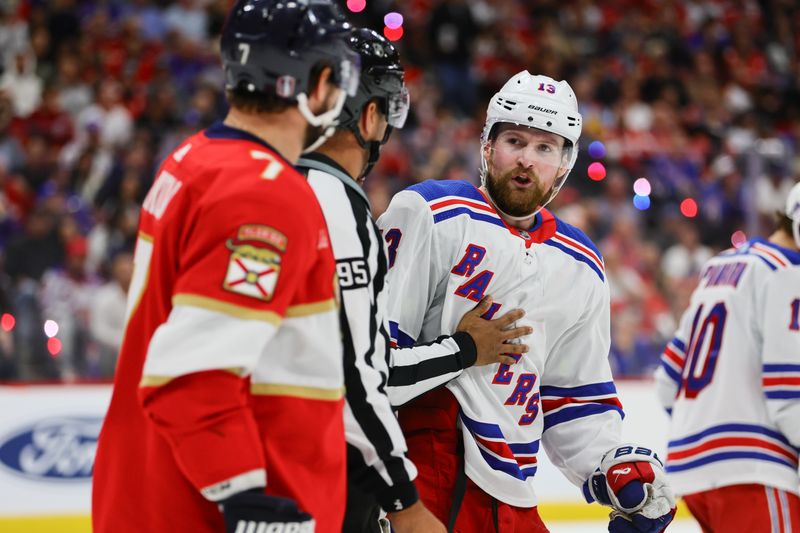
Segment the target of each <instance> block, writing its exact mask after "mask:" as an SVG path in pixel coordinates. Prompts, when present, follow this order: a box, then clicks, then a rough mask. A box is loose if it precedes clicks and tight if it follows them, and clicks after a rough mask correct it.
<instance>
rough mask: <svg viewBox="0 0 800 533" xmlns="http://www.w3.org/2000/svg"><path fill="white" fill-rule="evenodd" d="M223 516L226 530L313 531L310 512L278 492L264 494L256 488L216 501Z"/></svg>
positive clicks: (239, 531)
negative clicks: (302, 509)
mask: <svg viewBox="0 0 800 533" xmlns="http://www.w3.org/2000/svg"><path fill="white" fill-rule="evenodd" d="M220 507H222V514H223V516H224V517H225V531H226V533H243V532H245V531H292V532H297V533H314V527H315V522H314V519H313V518H311V515H310V514H308V513H304V512H302V511H300V510H299V509H298V508H297V504H296V503H295V502H294V501H292V500H290V499H288V498H281V497H279V496H267V495H266V494H264V493H263V492H261V491H260V490H258V491H255V490H248V491H245V492H240V493H238V494H234V495H233V496H231V497H230V498H228V499H227V500H224V501H223V502H221V503H220Z"/></svg>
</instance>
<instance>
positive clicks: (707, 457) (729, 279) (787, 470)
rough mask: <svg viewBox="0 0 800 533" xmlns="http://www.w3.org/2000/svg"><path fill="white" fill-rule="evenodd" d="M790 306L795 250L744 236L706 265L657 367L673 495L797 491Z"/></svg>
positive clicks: (799, 277) (798, 297) (795, 363)
mask: <svg viewBox="0 0 800 533" xmlns="http://www.w3.org/2000/svg"><path fill="white" fill-rule="evenodd" d="M799 312H800V253H797V252H795V251H791V250H788V249H785V248H782V247H780V246H777V245H775V244H773V243H771V242H769V241H767V240H764V239H753V240H751V241H748V242H747V243H746V244H745V245H744V246H742V247H741V248H739V249H731V250H728V251H725V252H722V253H721V254H719V255H717V256H716V257H714V258H712V259H711V260H710V261H709V262H708V263H707V264H706V265H705V267H704V269H703V271H702V273H701V276H700V283H699V285H698V287H697V288H696V289H695V291H694V293H693V294H692V299H691V304H690V305H689V307H688V309H687V310H686V311H685V313H684V315H683V317H682V319H681V322H680V326H679V329H678V331H677V333H676V335H675V338H674V339H673V340H672V341H671V342H670V343H669V344H668V345H667V347H666V349H665V350H664V353H663V355H662V359H661V367H660V368H659V369H658V370H657V371H656V380H657V383H658V392H659V397H660V399H661V401H662V403H663V405H664V406H665V408H667V410H668V412H669V411H671V417H672V421H671V424H670V433H669V451H668V455H667V461H666V469H667V474H668V476H669V479H670V482H671V484H672V486H673V487H674V489H675V491H676V492H677V493H678V494H690V493H695V492H700V491H704V490H709V489H713V488H716V487H722V486H727V485H735V484H744V483H758V484H761V485H767V486H772V487H776V488H779V489H783V490H786V491H790V492H793V493H795V494H797V493H798V492H800V479H798V471H797V468H798V448H797V447H798V446H800V323H799V322H798V313H799Z"/></svg>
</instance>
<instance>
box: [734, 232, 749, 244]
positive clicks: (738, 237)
mask: <svg viewBox="0 0 800 533" xmlns="http://www.w3.org/2000/svg"><path fill="white" fill-rule="evenodd" d="M746 242H747V235H745V233H744V232H743V231H742V230H736V231H734V232H733V235H731V244H732V245H733V246H734V247H735V248H739V247H740V246H742V245H743V244H744V243H746Z"/></svg>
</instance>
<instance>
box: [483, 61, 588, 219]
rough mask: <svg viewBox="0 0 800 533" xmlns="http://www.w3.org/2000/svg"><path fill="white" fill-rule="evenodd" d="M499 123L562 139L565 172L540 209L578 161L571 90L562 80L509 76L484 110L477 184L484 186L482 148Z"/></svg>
mask: <svg viewBox="0 0 800 533" xmlns="http://www.w3.org/2000/svg"><path fill="white" fill-rule="evenodd" d="M500 122H508V123H511V124H517V125H519V126H528V127H531V128H536V129H539V130H542V131H547V132H550V133H555V134H556V135H560V136H562V137H563V138H564V139H565V140H566V142H565V143H564V150H565V151H567V153H566V164H565V165H564V166H565V168H566V171H565V172H564V174H562V175H561V176H558V178H557V179H556V182H555V183H554V184H553V189H552V191H551V192H550V196H548V197H547V198H546V199H545V200H544V201H543V202H542V205H541V206H539V207H544V206H545V205H547V203H549V202H550V201H551V200H552V199H553V198H555V196H556V194H558V191H559V190H561V187H562V186H563V185H564V182H565V181H566V180H567V176H568V175H569V172H570V171H571V170H572V167H573V166H574V165H575V161H576V160H577V159H578V138H579V137H580V136H581V127H582V122H583V119H582V117H581V114H580V113H578V100H577V98H575V93H574V92H573V90H572V87H570V86H569V83H567V82H566V81H556V80H554V79H553V78H550V77H548V76H542V75H533V74H531V73H530V72H528V71H527V70H523V71H522V72H518V73H517V74H515V75H514V76H512V77H511V79H510V80H508V81H507V82H506V84H505V85H503V88H502V89H500V91H499V92H497V93H496V94H495V95H494V96H492V99H491V100H489V107H488V108H487V110H486V124H485V125H484V126H483V132H482V133H481V169H480V171H481V183H482V184H484V185H485V184H486V173H487V171H488V164H487V162H486V159H485V158H484V156H483V148H484V147H485V146H486V144H487V143H488V142H489V141H490V140H491V137H492V130H493V128H494V127H495V125H496V124H498V123H500ZM537 211H538V209H537ZM534 213H535V211H534ZM520 218H525V217H520Z"/></svg>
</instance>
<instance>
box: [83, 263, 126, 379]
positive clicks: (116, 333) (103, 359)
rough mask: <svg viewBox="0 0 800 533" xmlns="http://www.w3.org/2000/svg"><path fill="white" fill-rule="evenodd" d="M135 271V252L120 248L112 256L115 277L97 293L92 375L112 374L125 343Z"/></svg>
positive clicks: (93, 315) (91, 321)
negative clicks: (126, 320) (129, 293)
mask: <svg viewBox="0 0 800 533" xmlns="http://www.w3.org/2000/svg"><path fill="white" fill-rule="evenodd" d="M132 274H133V255H132V254H131V253H129V252H120V253H118V254H117V255H116V256H114V258H113V259H112V260H111V279H110V280H109V281H108V282H106V283H105V284H104V285H103V286H102V287H100V288H99V289H98V290H97V292H96V293H95V294H94V296H93V298H92V302H91V308H90V314H89V330H90V333H91V337H92V340H93V341H94V342H95V343H96V344H97V351H96V356H97V359H96V360H94V361H90V362H89V368H88V372H87V373H88V374H89V375H91V376H92V377H100V378H111V377H113V376H114V366H115V365H116V362H117V356H118V355H119V349H120V346H121V345H122V334H123V332H124V329H125V310H126V302H127V296H128V286H129V285H130V282H131V275H132Z"/></svg>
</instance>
